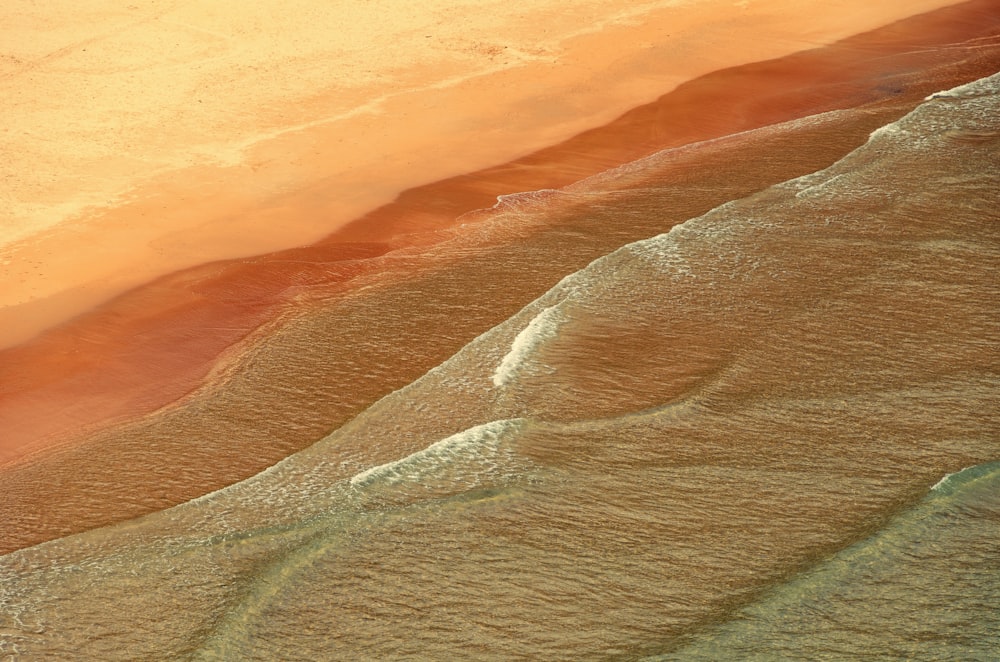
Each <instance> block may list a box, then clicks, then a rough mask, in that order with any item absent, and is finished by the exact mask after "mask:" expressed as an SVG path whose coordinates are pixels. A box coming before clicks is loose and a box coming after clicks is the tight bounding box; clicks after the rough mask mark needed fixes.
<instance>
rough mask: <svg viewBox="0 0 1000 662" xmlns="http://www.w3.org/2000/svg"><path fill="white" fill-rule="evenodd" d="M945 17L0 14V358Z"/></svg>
mask: <svg viewBox="0 0 1000 662" xmlns="http://www.w3.org/2000/svg"><path fill="white" fill-rule="evenodd" d="M950 4H953V2H952V1H949V0H910V1H909V2H899V1H894V2H877V3H874V2H870V1H869V0H838V1H826V2H822V3H820V2H816V3H803V2H795V1H791V0H743V1H741V2H721V1H717V0H698V1H697V2H671V1H665V0H660V1H657V2H642V3H626V2H614V3H608V2H604V1H601V0H585V1H581V2H574V3H560V2H553V1H545V0H502V1H500V0H477V1H475V2H470V1H466V2H460V1H457V0H432V1H429V2H421V3H419V4H413V3H410V4H405V3H398V2H395V1H394V0H383V1H381V2H365V3H357V2H346V1H342V0H341V1H333V2H316V1H315V0H298V1H292V2H288V1H282V2H277V1H276V0H262V1H261V2H255V3H250V4H247V3H242V2H239V3H238V2H234V1H219V2H212V3H192V2H167V1H160V2H156V1H153V2H143V3H134V4H128V3H118V2H108V1H107V0H92V1H90V2H78V1H74V2H66V1H64V0H58V1H53V2H46V3H40V4H38V5H32V6H28V5H26V4H24V3H8V4H6V5H4V7H3V8H0V25H2V26H3V27H2V28H0V29H2V30H3V33H4V34H3V44H4V46H3V50H2V52H0V99H3V101H2V102H0V119H2V122H0V123H2V126H3V128H4V131H3V133H2V134H0V151H2V152H3V153H4V154H6V155H8V158H5V159H3V160H2V161H0V181H2V182H3V187H2V188H0V194H2V196H3V198H2V200H3V204H2V208H0V214H2V215H0V270H2V271H0V347H2V346H10V345H13V344H16V343H19V342H22V341H24V340H26V339H28V338H30V337H32V336H35V335H36V334H37V333H38V332H40V331H41V330H43V329H45V328H49V327H52V326H54V325H57V324H59V323H62V322H65V321H66V320H68V319H70V318H72V317H74V316H76V315H78V314H80V313H82V312H83V311H85V310H88V309H90V308H92V307H93V306H94V305H96V304H97V303H99V302H102V301H106V300H108V299H109V298H111V297H112V296H114V295H116V294H118V293H121V292H123V291H126V290H127V289H129V288H131V287H134V286H136V285H139V284H141V283H144V282H148V281H150V280H152V279H154V278H156V277H158V276H160V275H163V274H166V273H170V272H174V271H177V270H178V269H181V268H185V267H189V266H192V265H196V264H202V263H206V262H210V261H213V260H219V259H226V258H234V257H242V256H248V255H253V254H259V253H262V252H267V251H272V250H278V249H282V248H288V247H292V246H299V245H303V244H307V243H309V242H313V241H315V240H318V239H320V238H322V237H324V236H326V235H328V234H330V233H331V232H332V231H334V230H335V229H337V228H338V227H340V226H342V225H344V224H345V223H346V222H348V221H350V220H351V219H352V218H355V217H357V216H358V215H359V214H361V213H363V212H366V211H368V210H370V209H373V208H375V207H377V206H379V205H380V204H383V203H386V202H389V201H391V200H392V199H393V198H395V197H396V196H397V195H398V194H399V193H400V192H401V191H403V190H405V189H408V188H411V187H413V186H416V185H419V184H423V183H426V182H430V181H435V180H440V179H443V178H445V177H449V176H452V175H456V174H458V173H462V172H469V171H472V170H476V169H478V168H482V167H485V166H488V165H491V164H496V163H502V162H505V161H508V160H510V159H512V158H515V157H517V156H520V155H523V154H526V153H529V152H531V151H533V150H535V149H537V148H539V147H542V146H544V145H548V144H553V143H555V142H558V141H560V140H562V139H565V138H567V137H569V136H572V135H574V134H576V133H578V132H580V131H582V130H584V129H587V128H590V127H593V126H598V125H601V124H603V123H605V122H607V121H609V120H611V119H613V118H614V117H616V116H617V115H619V114H621V113H622V112H624V111H625V110H627V109H629V108H632V107H635V106H637V105H639V104H642V103H645V102H649V101H651V100H652V99H655V98H656V97H658V96H659V95H660V94H662V93H664V92H666V91H668V90H669V89H671V88H673V87H675V86H676V85H677V84H679V83H681V82H683V81H684V80H688V79H691V78H693V77H695V76H698V75H701V74H704V73H706V72H708V71H712V70H716V69H720V68H723V67H727V66H733V65H738V64H741V63H745V62H751V61H757V60H762V59H766V58H772V57H777V56H781V55H784V54H787V53H791V52H794V51H798V50H801V49H803V48H808V47H811V46H815V45H820V44H824V43H830V42H832V41H834V40H837V39H840V38H842V37H845V36H848V35H850V34H856V33H859V32H863V31H865V30H869V29H871V28H874V27H877V26H879V25H883V24H886V23H889V22H891V21H893V20H895V19H897V18H901V17H903V16H907V15H913V14H918V13H920V12H924V11H927V10H930V9H934V8H936V7H941V6H946V5H950ZM11 155H13V158H11V157H10V156H11ZM498 192H499V193H502V192H506V191H498Z"/></svg>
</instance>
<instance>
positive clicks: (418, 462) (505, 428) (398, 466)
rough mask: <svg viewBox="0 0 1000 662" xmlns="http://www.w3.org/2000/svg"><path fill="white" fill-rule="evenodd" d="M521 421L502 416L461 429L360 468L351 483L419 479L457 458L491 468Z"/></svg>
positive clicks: (484, 467)
mask: <svg viewBox="0 0 1000 662" xmlns="http://www.w3.org/2000/svg"><path fill="white" fill-rule="evenodd" d="M521 423H522V421H521V420H520V419H505V420H500V421H491V422H489V423H484V424H482V425H477V426H475V427H472V428H469V429H467V430H463V431H461V432H458V433H456V434H453V435H451V436H450V437H446V438H445V439H442V440H440V441H437V442H435V443H433V444H431V445H430V446H428V447H427V448H424V449H422V450H419V451H417V452H416V453H413V454H411V455H407V456H406V457H403V458H400V459H398V460H394V461H392V462H387V463H386V464H380V465H378V466H375V467H372V468H371V469H367V470H365V471H362V472H361V473H359V474H357V475H356V476H354V477H353V478H351V485H352V486H354V487H363V486H365V485H369V484H371V483H372V482H373V481H376V480H379V481H383V482H387V483H396V482H400V481H403V480H419V479H420V477H421V476H424V475H426V474H428V473H429V472H432V471H436V470H439V469H440V468H442V467H445V466H446V465H448V464H450V463H454V462H455V461H456V460H460V459H473V460H476V461H477V462H478V463H479V464H480V465H481V466H480V469H489V468H493V466H494V465H495V460H496V459H497V458H496V455H497V452H498V451H499V448H500V445H501V443H502V442H503V440H504V439H505V438H506V437H507V435H508V434H510V433H511V432H514V431H516V430H517V429H518V428H519V427H520V426H521Z"/></svg>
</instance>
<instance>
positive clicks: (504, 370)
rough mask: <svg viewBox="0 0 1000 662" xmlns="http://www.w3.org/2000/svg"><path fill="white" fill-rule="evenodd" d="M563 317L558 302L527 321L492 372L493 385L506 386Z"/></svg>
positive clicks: (553, 331)
mask: <svg viewBox="0 0 1000 662" xmlns="http://www.w3.org/2000/svg"><path fill="white" fill-rule="evenodd" d="M564 321H565V317H564V316H563V314H562V312H561V311H560V310H559V304H556V305H554V306H549V307H548V308H545V309H544V310H542V312H540V313H538V314H537V315H535V317H534V318H533V319H532V320H531V321H530V322H528V325H527V326H526V327H524V328H523V329H522V330H521V332H520V333H518V334H517V336H515V338H514V342H513V343H511V346H510V351H509V352H507V354H506V356H504V357H503V360H502V361H500V365H498V366H497V369H496V372H494V373H493V385H494V386H497V387H502V386H506V385H507V384H509V383H510V381H511V380H512V379H514V378H515V377H516V376H517V375H518V373H520V372H521V371H522V370H523V369H524V367H525V365H526V364H527V362H528V361H529V360H530V359H531V356H532V355H533V354H534V353H535V352H537V351H538V348H539V347H541V346H542V345H543V344H544V343H545V342H546V341H547V340H549V339H551V338H554V337H555V335H556V333H558V331H559V327H560V326H561V325H562V324H563V322H564Z"/></svg>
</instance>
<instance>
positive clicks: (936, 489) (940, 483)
mask: <svg viewBox="0 0 1000 662" xmlns="http://www.w3.org/2000/svg"><path fill="white" fill-rule="evenodd" d="M970 468H971V467H964V468H962V469H961V470H960V471H956V472H955V473H952V474H946V475H945V476H944V478H942V479H941V480H939V481H938V482H936V483H934V486H933V487H932V488H931V492H939V491H940V490H941V488H943V487H944V486H945V485H947V484H948V481H950V480H951V479H952V477H953V476H957V475H958V474H960V473H962V471H965V470H966V469H970Z"/></svg>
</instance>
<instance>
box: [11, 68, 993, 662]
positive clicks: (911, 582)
mask: <svg viewBox="0 0 1000 662" xmlns="http://www.w3.org/2000/svg"><path fill="white" fill-rule="evenodd" d="M998 117H1000V76H996V77H993V78H989V79H984V80H982V81H979V82H976V83H973V84H970V85H967V86H964V87H962V88H957V89H955V90H953V91H951V92H947V93H943V94H939V95H936V96H935V98H931V99H929V100H927V101H926V102H925V103H923V104H922V105H921V106H919V107H918V108H917V109H916V110H915V111H913V112H912V113H910V114H909V115H907V116H906V117H904V118H903V119H902V120H900V121H898V122H895V123H893V124H890V125H888V126H886V127H884V128H882V129H879V130H877V131H875V132H874V133H873V134H872V135H871V137H870V139H869V141H868V143H867V144H865V145H864V146H862V147H860V148H859V149H858V150H856V151H854V152H852V153H851V154H849V155H847V156H845V157H844V158H842V159H841V160H839V161H838V162H837V163H835V164H834V165H832V166H830V167H829V168H826V169H824V170H821V171H819V172H817V173H814V174H811V175H807V176H804V177H799V178H796V179H793V180H790V181H788V182H785V183H783V184H779V185H777V186H773V187H770V188H767V189H765V190H762V191H760V192H757V193H753V194H750V195H749V196H748V197H742V198H740V199H736V200H734V201H732V202H729V203H727V204H724V205H722V206H721V207H717V208H715V209H714V210H712V211H710V212H708V213H707V214H704V215H701V216H698V217H696V218H692V219H691V220H689V221H687V222H685V223H683V224H682V225H679V226H676V227H674V228H673V229H671V230H670V231H669V232H667V233H665V234H659V235H657V236H653V237H651V238H648V239H644V240H641V241H638V242H633V243H628V244H626V245H624V246H622V247H620V248H617V249H614V250H610V251H605V254H603V255H594V256H593V258H596V259H594V261H593V262H591V263H590V265H589V266H587V267H586V268H584V269H582V270H580V271H576V272H575V273H571V274H569V275H566V272H565V271H563V272H559V270H558V268H557V267H551V266H550V267H549V268H550V269H551V270H552V271H553V273H552V274H551V281H552V286H551V289H549V290H548V291H547V292H545V293H543V294H541V296H540V297H539V298H538V299H537V300H535V301H534V302H532V303H530V304H529V305H527V306H526V307H523V308H522V309H520V310H519V311H518V310H516V309H515V310H512V311H511V316H510V318H509V319H508V320H507V321H505V322H503V323H502V324H500V325H498V326H496V327H495V328H493V329H491V330H489V331H487V332H486V333H484V334H482V335H480V336H479V337H478V338H476V339H475V340H473V341H472V342H469V343H468V344H465V345H464V346H463V347H461V348H460V349H458V348H456V349H457V352H456V353H455V354H454V355H453V356H452V357H451V358H449V359H448V360H447V361H445V362H444V363H442V364H441V365H440V366H438V367H436V368H434V369H433V370H431V371H430V372H428V373H427V374H426V375H424V376H423V377H421V378H420V379H418V380H417V381H415V382H413V383H412V384H409V385H408V386H405V387H404V388H401V389H400V390H398V391H396V392H394V393H392V394H391V395H389V396H387V397H385V398H382V399H381V400H379V401H378V402H376V403H375V404H374V405H372V406H371V407H369V408H367V409H366V410H365V411H363V412H361V413H360V414H358V415H357V416H356V417H354V418H353V419H352V420H350V422H348V423H347V424H345V425H344V426H342V427H340V428H339V429H337V430H336V431H334V432H332V433H331V434H330V435H329V436H327V437H326V438H324V439H323V440H322V441H320V442H318V443H317V444H316V445H314V446H312V447H311V448H309V449H307V450H305V451H303V452H301V453H298V454H296V455H294V456H292V457H290V458H288V459H287V460H285V461H283V462H281V463H279V464H278V465H276V466H274V467H272V468H271V469H269V470H267V471H265V472H264V473H262V474H260V475H258V476H256V477H254V478H251V479H249V480H247V481H244V482H242V483H239V484H237V485H234V486H232V487H230V488H226V489H224V490H221V491H219V492H215V493H213V494H210V495H208V496H205V497H202V498H200V499H196V500H194V501H192V502H189V503H187V504H184V505H181V506H178V507H176V508H172V509H170V510H167V511H164V512H161V513H156V514H153V515H149V516H147V517H144V518H141V519H138V520H133V521H130V522H126V523H123V524H119V525H116V526H113V527H109V528H106V529H99V530H94V531H90V532H87V533H84V534H80V535H76V536H72V537H68V538H64V539H61V540H56V541H53V542H50V543H46V544H43V545H39V546H36V547H32V548H28V549H24V550H21V551H18V552H15V553H13V554H9V555H7V556H4V557H0V652H3V653H4V654H7V655H8V656H11V657H13V658H15V659H18V658H19V657H21V656H23V657H24V658H26V659H31V658H36V659H81V658H82V659H157V660H159V659H205V660H209V659H231V660H253V659H260V660H271V659H286V660H294V659H301V660H315V659H636V658H642V657H647V656H654V657H655V656H660V657H664V658H666V659H753V658H757V659H776V658H778V659H780V658H800V659H812V658H824V657H825V658H827V659H843V658H844V657H848V658H849V657H856V656H857V657H861V656H865V655H876V656H889V657H892V656H896V657H901V658H906V657H925V656H926V657H929V658H938V657H940V658H949V657H951V658H968V659H986V658H987V657H988V653H989V651H993V650H996V649H997V648H998V646H1000V641H998V640H997V634H996V633H997V631H998V630H997V623H996V613H995V610H994V608H993V607H994V605H995V604H996V599H995V598H996V597H997V594H998V593H997V592H998V587H997V581H996V578H997V576H998V572H997V571H998V569H1000V568H998V565H997V561H998V558H997V553H996V550H997V549H998V548H1000V546H998V543H1000V531H998V529H997V521H998V520H997V512H998V510H997V500H996V494H997V469H996V464H995V462H996V460H997V459H998V457H1000V415H998V414H997V412H1000V389H998V368H1000V362H998V355H997V348H998V347H1000V316H998V314H997V313H998V310H997V302H998V301H1000V282H998V279H997V269H998V267H1000V225H998V224H1000V212H998V210H1000V181H998V180H1000V149H998V148H1000V125H998V123H997V122H998V119H997V118H998ZM839 119H842V117H841V115H840V114H838V113H833V114H830V115H826V116H822V117H817V118H811V119H809V120H804V121H803V122H801V123H800V124H798V125H796V127H794V129H795V130H796V131H797V130H801V131H808V130H815V129H817V127H820V128H821V127H823V126H831V127H835V126H836V122H837V121H838V120H839ZM786 128H787V127H786ZM793 133H794V131H793ZM767 137H768V136H767V135H761V136H758V138H760V139H762V140H765V139H767ZM745 139H747V140H754V139H757V138H755V137H752V136H749V137H745ZM682 158H683V151H681V152H677V151H674V152H670V153H663V154H660V155H657V156H654V157H650V158H649V159H645V160H643V161H641V162H637V163H635V164H631V165H629V166H626V167H623V168H620V169H618V170H616V171H612V172H609V173H606V174H604V175H601V176H598V177H595V178H591V179H589V180H585V181H583V182H581V183H579V184H577V185H575V186H572V187H569V188H567V189H564V190H562V191H559V192H551V193H539V194H533V195H523V196H515V197H512V198H506V199H504V200H502V201H501V202H500V204H499V205H498V208H497V209H496V210H493V211H492V212H490V213H484V215H483V216H482V217H478V216H477V217H475V218H473V217H470V219H469V223H470V224H473V225H472V227H470V228H469V229H468V232H467V233H465V234H457V235H456V237H455V238H454V239H453V240H452V241H450V242H446V243H445V244H444V245H443V246H442V248H441V249H440V250H441V251H445V252H447V251H450V252H451V253H450V256H451V257H452V258H453V259H442V262H441V264H442V265H443V266H441V268H440V269H438V270H436V271H432V272H428V273H425V274H423V275H422V276H421V279H422V280H423V284H424V285H425V286H429V287H432V286H433V285H434V284H435V283H436V284H437V285H439V286H440V287H441V288H452V289H455V288H464V289H465V290H466V291H467V292H468V297H469V299H470V303H469V304H468V306H466V305H462V306H456V307H455V308H454V310H450V311H448V310H446V311H440V310H438V311H435V314H436V315H441V314H442V313H443V314H445V315H446V316H447V315H451V316H456V317H457V316H459V315H463V314H466V311H467V310H468V309H470V308H471V309H474V308H475V306H476V305H479V306H482V307H485V308H489V307H490V306H493V305H499V304H495V302H496V301H499V300H500V299H502V298H503V296H504V292H505V291H506V290H507V285H508V284H507V283H505V282H502V281H500V282H498V280H497V279H496V278H495V276H494V275H493V272H490V271H489V270H488V269H486V268H485V267H484V266H483V265H484V263H485V262H486V261H493V260H497V259H505V258H507V259H511V260H523V264H524V268H525V269H536V268H544V265H545V264H546V260H545V259H542V258H540V257H539V256H545V255H549V254H552V253H553V252H558V251H559V249H560V246H563V245H569V244H570V243H571V239H572V238H573V237H574V236H575V235H579V234H581V233H586V232H587V231H588V225H587V224H588V223H600V224H604V223H610V222H611V221H612V219H615V218H619V219H622V218H626V217H628V218H654V219H655V217H656V215H657V214H658V213H660V211H659V210H661V209H663V208H664V206H665V205H666V204H667V203H668V202H669V201H670V200H672V199H675V198H684V197H685V196H692V195H696V192H694V191H691V190H688V189H686V188H685V185H684V182H683V180H682V179H680V175H679V174H678V172H679V171H682V170H683V168H680V167H679V166H678V159H682ZM476 223H478V225H475V224H476ZM543 226H544V227H545V228H547V230H546V232H547V234H543V233H541V231H540V230H537V228H540V227H543ZM518 233H521V234H522V235H524V236H529V235H530V236H533V237H535V239H536V240H537V243H534V244H530V245H532V246H535V247H536V248H537V254H535V255H532V254H531V253H530V252H529V253H528V254H525V253H523V252H521V253H517V252H514V251H511V252H509V253H506V254H505V253H504V252H503V251H502V250H490V251H480V250H479V248H477V247H478V246H481V245H482V243H483V238H484V237H487V238H489V237H491V236H499V235H502V236H503V237H505V238H507V239H511V238H512V236H514V235H517V234H518ZM626 241H627V240H626ZM487 243H490V245H493V246H500V245H502V244H503V242H502V241H500V240H499V239H497V240H495V241H492V242H487ZM621 243H625V242H624V241H623V242H621ZM443 257H445V258H446V257H448V256H443ZM394 259H399V260H406V259H407V258H406V256H405V255H403V256H396V257H395V258H394ZM477 270H478V271H480V272H481V273H480V274H479V276H478V277H477ZM435 279H437V280H435ZM428 284H430V285H428ZM365 297H366V298H364V299H363V301H362V300H361V299H359V300H358V302H357V303H358V307H357V308H355V309H354V311H355V312H354V313H353V314H355V315H356V317H354V318H352V319H354V320H356V321H355V322H354V323H356V324H360V325H364V324H370V325H371V324H374V325H378V324H380V323H381V322H380V321H376V322H372V320H379V317H378V316H377V314H376V313H378V312H379V311H382V313H383V314H384V313H385V311H407V310H413V311H417V310H418V308H416V307H414V308H407V305H408V304H409V303H411V302H409V299H408V297H409V295H408V293H407V291H406V290H405V289H400V288H394V287H390V286H386V285H384V284H382V283H380V282H379V281H377V280H373V281H372V282H371V283H370V285H369V289H368V290H366V295H365ZM502 305H507V306H511V305H512V304H511V302H510V301H509V300H508V301H507V302H506V303H504V304H502ZM365 306H369V307H370V308H369V309H365V308H364V307H365ZM330 314H331V315H333V313H330ZM414 314H416V312H414ZM333 319H336V320H339V321H340V322H344V321H345V319H346V318H344V317H339V318H338V317H334V318H331V319H324V318H323V317H321V316H302V317H301V318H297V319H293V320H289V322H288V324H287V326H286V327H285V328H284V330H283V331H281V333H280V334H278V335H276V336H275V337H274V338H273V339H272V340H271V341H269V342H273V343H279V342H292V339H297V340H296V342H299V343H302V346H303V347H311V348H312V351H314V352H322V351H323V347H324V346H325V345H324V343H327V344H328V345H334V344H335V342H336V337H335V334H336V330H335V328H334V327H335V325H332V324H331V322H332V320H333ZM434 319H435V321H436V323H438V324H440V328H441V329H442V331H441V333H442V334H448V326H447V324H442V323H441V321H440V319H439V318H434ZM348 321H349V320H348ZM384 323H386V324H391V323H392V322H391V321H390V320H386V321H385V322H384ZM341 328H342V327H341ZM456 342H457V340H456ZM399 343H400V345H401V346H402V347H405V346H406V345H405V343H406V338H405V337H400V338H399ZM369 349H370V350H371V351H375V350H374V349H371V348H364V347H361V348H358V349H357V350H352V351H357V352H359V353H363V352H365V351H369ZM267 350H268V344H267V343H263V344H262V345H261V347H260V348H259V350H257V351H259V352H261V353H262V354H261V356H263V354H264V353H266V352H267ZM262 360H263V359H262ZM241 378H242V379H251V378H252V374H251V376H250V377H241ZM234 392H235V393H238V392H239V391H238V389H237V390H236V391H234ZM284 396H285V399H289V398H288V397H287V396H288V394H284ZM292 399H293V400H294V398H292ZM300 402H301V406H303V407H305V406H308V398H307V397H303V398H302V399H301V401H300ZM166 420H169V419H166ZM232 423H233V425H238V424H239V421H238V420H234V421H233V422H232ZM161 424H162V423H161ZM177 433H178V434H181V433H183V431H182V430H178V431H177ZM990 463H993V464H990ZM966 467H977V468H974V469H968V470H965V471H962V470H963V469H964V468H966ZM956 472H961V473H957V474H956V475H954V476H952V477H951V478H948V479H947V480H946V481H945V482H943V483H939V481H941V479H942V477H944V476H946V475H948V474H955V473H956ZM935 486H936V487H935Z"/></svg>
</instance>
